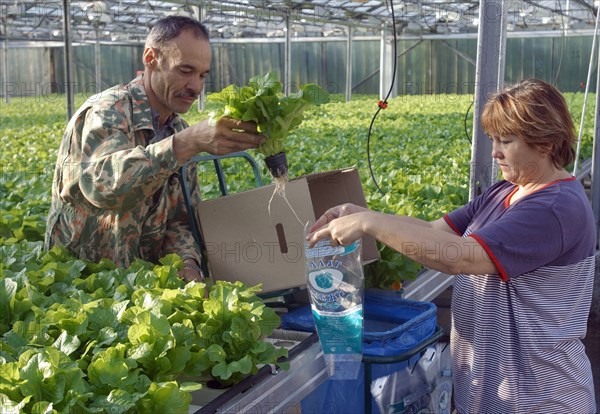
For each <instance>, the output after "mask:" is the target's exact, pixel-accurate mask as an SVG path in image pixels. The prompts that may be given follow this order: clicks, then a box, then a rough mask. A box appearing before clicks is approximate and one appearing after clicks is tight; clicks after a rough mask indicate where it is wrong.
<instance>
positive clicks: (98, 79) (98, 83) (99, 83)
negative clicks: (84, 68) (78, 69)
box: [94, 26, 102, 93]
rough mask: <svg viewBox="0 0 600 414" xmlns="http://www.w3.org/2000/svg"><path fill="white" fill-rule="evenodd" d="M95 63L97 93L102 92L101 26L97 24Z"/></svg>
mask: <svg viewBox="0 0 600 414" xmlns="http://www.w3.org/2000/svg"><path fill="white" fill-rule="evenodd" d="M94 64H95V65H96V68H95V70H96V93H100V92H102V64H101V62H100V28H99V27H98V26H96V44H95V47H94Z"/></svg>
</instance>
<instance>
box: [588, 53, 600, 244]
mask: <svg viewBox="0 0 600 414" xmlns="http://www.w3.org/2000/svg"><path fill="white" fill-rule="evenodd" d="M599 141H600V53H598V70H597V77H596V114H595V117H594V143H593V146H592V171H591V174H590V175H591V180H592V182H591V189H590V191H591V196H592V197H591V198H592V210H593V211H594V217H595V219H596V236H597V237H596V249H598V247H599V244H598V243H599V242H598V237H599V236H600V176H599V175H598V171H599V170H598V168H600V142H599Z"/></svg>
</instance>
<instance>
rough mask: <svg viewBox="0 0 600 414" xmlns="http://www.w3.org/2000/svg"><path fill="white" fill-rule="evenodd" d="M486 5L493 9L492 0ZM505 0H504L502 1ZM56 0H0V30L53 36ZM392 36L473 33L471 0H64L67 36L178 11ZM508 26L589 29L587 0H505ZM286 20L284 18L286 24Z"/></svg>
mask: <svg viewBox="0 0 600 414" xmlns="http://www.w3.org/2000/svg"><path fill="white" fill-rule="evenodd" d="M501 1H502V0H498V1H496V2H495V3H494V2H493V1H492V2H488V4H491V6H490V7H489V9H488V12H486V14H487V15H489V16H490V18H495V17H496V16H497V15H498V13H499V10H498V9H499V7H500V6H499V4H500V2H501ZM504 1H506V0H504ZM63 4H64V3H63V1H61V0H56V1H39V0H38V1H35V0H18V1H17V0H0V37H2V38H4V37H6V35H7V34H8V38H9V40H10V41H61V40H62V39H63V19H62V16H63ZM391 4H393V11H394V17H395V23H396V29H397V34H398V36H405V37H409V36H411V37H412V36H419V37H427V36H449V35H456V36H464V35H467V34H469V35H474V34H476V33H477V30H478V25H479V8H480V2H479V0H462V1H452V0H428V1H420V0H409V1H399V0H396V1H391V2H390V1H389V0H387V1H383V0H353V1H345V0H271V1H266V0H237V1H236V0H232V1H201V0H173V1H159V0H102V1H70V2H69V8H70V12H71V38H72V40H74V41H83V42H85V41H92V40H94V41H95V40H96V37H98V38H99V39H100V40H101V41H103V42H115V43H116V42H118V43H141V42H143V40H144V38H145V37H146V34H147V33H148V30H149V28H150V27H152V25H153V24H154V22H155V21H156V20H157V19H158V18H160V17H163V16H166V15H172V14H178V15H188V16H194V17H197V18H200V19H201V20H202V21H203V22H205V23H206V25H207V27H208V28H209V29H210V31H211V37H212V38H213V39H215V38H221V39H236V38H249V37H252V38H277V37H280V38H281V37H284V36H285V30H288V29H289V30H290V31H291V33H293V36H294V37H332V36H341V35H345V34H346V33H347V28H348V27H352V28H354V30H353V33H354V35H355V36H361V35H372V34H379V33H380V31H381V29H382V28H390V27H391V26H392V9H391V7H390V5H391ZM505 4H508V23H507V30H508V32H509V33H511V32H513V33H534V34H535V33H541V32H545V33H552V32H556V33H557V35H559V34H564V33H568V32H572V33H577V32H581V31H586V30H588V31H589V30H591V29H593V28H594V22H595V18H594V13H595V10H596V7H597V5H596V4H595V2H594V1H592V0H544V1H541V0H539V1H534V0H531V1H527V0H518V1H517V0H510V1H508V2H507V3H505ZM288 22H289V23H288Z"/></svg>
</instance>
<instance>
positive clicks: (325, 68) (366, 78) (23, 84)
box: [0, 36, 596, 96]
mask: <svg viewBox="0 0 600 414" xmlns="http://www.w3.org/2000/svg"><path fill="white" fill-rule="evenodd" d="M346 44H347V43H346V41H344V40H343V39H338V40H323V41H306V42H293V43H292V79H291V83H292V90H294V89H295V88H294V87H295V86H297V85H300V84H303V83H306V82H318V83H319V84H320V85H321V86H322V87H324V88H326V89H327V90H328V91H329V92H330V93H340V94H343V93H345V84H346ZM352 46H353V53H352V56H353V70H352V85H353V90H352V93H354V94H378V93H379V47H380V42H379V40H363V39H355V40H354V42H353V45H352ZM591 46H592V37H589V36H588V37H539V38H533V37H530V38H509V39H508V40H507V52H506V68H505V79H506V82H507V83H512V82H515V81H517V80H519V79H523V78H528V77H537V78H540V79H544V80H546V81H548V82H552V83H555V84H556V85H557V86H558V87H559V88H560V89H561V90H563V91H565V92H576V91H580V90H582V89H583V88H584V87H585V82H586V79H587V71H588V65H589V55H590V50H591ZM72 50H73V90H74V91H75V93H80V94H84V95H91V94H93V93H95V92H96V90H99V89H98V85H97V84H96V71H95V46H94V45H93V44H92V45H82V46H74V47H73V48H72ZM142 52H143V47H142V46H128V45H101V46H100V68H101V75H102V76H101V84H100V87H101V88H102V89H103V88H106V87H108V86H111V85H114V84H117V83H123V82H127V81H129V80H130V79H131V78H133V77H134V76H135V75H136V72H137V71H139V70H141V69H142V65H141V61H142ZM397 52H398V55H399V56H400V57H399V58H398V66H397V69H398V71H397V82H396V87H397V91H398V94H399V95H414V94H445V93H449V94H454V93H458V94H465V93H469V94H471V93H473V91H474V82H475V61H476V58H477V56H476V53H477V40H476V39H455V40H423V41H420V42H419V41H418V40H400V41H399V42H398V47H397ZM8 59H9V60H8V62H9V76H8V80H6V81H5V80H4V77H5V76H4V74H0V75H1V76H0V78H1V79H2V82H7V85H8V88H7V89H8V92H9V94H10V95H13V96H24V95H32V94H36V95H40V94H49V93H64V91H65V78H64V56H63V49H62V48H58V47H30V48H9V58H8ZM31 62H36V64H35V65H32V64H31ZM283 66H284V43H283V42H281V40H279V41H273V42H268V41H267V42H266V41H255V42H253V41H252V40H251V39H248V42H244V43H227V42H219V40H218V39H215V40H213V67H212V68H211V73H210V75H209V77H208V79H207V84H206V90H207V92H213V91H216V90H220V89H222V88H223V87H225V86H227V85H229V84H232V83H237V84H244V83H246V82H247V81H248V79H249V78H251V77H252V76H255V75H259V74H264V73H266V72H267V71H274V72H276V73H278V74H279V75H280V76H281V77H282V74H283ZM592 78H593V80H592V85H590V87H591V88H592V90H593V89H594V88H595V83H596V77H595V76H593V77H592Z"/></svg>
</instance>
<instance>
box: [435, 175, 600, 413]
mask: <svg viewBox="0 0 600 414" xmlns="http://www.w3.org/2000/svg"><path fill="white" fill-rule="evenodd" d="M514 191H516V186H514V185H513V184H511V183H509V182H506V181H501V182H499V183H497V184H495V185H493V186H492V187H490V188H489V189H488V190H487V191H486V192H485V193H484V194H482V195H481V196H480V197H477V198H476V199H474V200H473V201H472V202H470V203H469V204H467V205H465V206H464V207H461V208H460V209H458V210H456V211H454V212H452V213H450V214H448V215H446V216H445V219H446V222H447V223H448V224H449V225H450V226H451V227H452V228H453V229H454V230H455V231H456V232H457V233H458V234H460V235H463V236H464V237H473V238H474V239H475V240H477V241H478V242H479V244H480V245H481V246H482V247H483V248H484V249H485V250H486V252H487V253H488V255H489V257H490V258H491V259H492V261H493V262H494V263H495V265H496V267H497V268H498V270H499V273H498V275H457V276H456V277H455V282H454V289H453V297H452V331H451V349H452V359H453V368H454V372H453V375H454V393H455V402H456V408H457V410H458V412H459V413H476V414H486V413H501V414H508V413H510V414H512V413H544V414H546V413H561V414H563V413H570V414H592V413H595V410H596V406H595V398H594V385H593V379H592V372H591V367H590V362H589V360H588V358H587V356H586V354H585V349H584V346H583V344H582V343H581V338H583V337H584V336H585V333H586V328H587V319H588V314H589V309H590V302H591V296H592V287H593V280H594V265H595V261H594V253H595V245H596V233H595V224H594V223H595V220H594V216H593V213H592V210H591V207H590V203H589V201H588V200H587V198H586V195H585V192H584V190H583V187H582V186H581V184H580V183H579V182H578V181H576V180H575V179H574V178H572V179H567V180H561V181H556V182H554V183H552V184H550V185H548V186H546V187H544V188H542V189H540V190H538V191H536V192H534V193H532V194H530V195H528V196H526V197H523V198H522V199H520V200H518V201H517V202H515V203H514V204H512V205H510V204H509V200H510V197H511V196H512V194H513V193H514Z"/></svg>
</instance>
